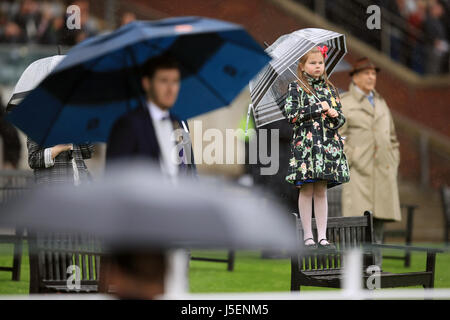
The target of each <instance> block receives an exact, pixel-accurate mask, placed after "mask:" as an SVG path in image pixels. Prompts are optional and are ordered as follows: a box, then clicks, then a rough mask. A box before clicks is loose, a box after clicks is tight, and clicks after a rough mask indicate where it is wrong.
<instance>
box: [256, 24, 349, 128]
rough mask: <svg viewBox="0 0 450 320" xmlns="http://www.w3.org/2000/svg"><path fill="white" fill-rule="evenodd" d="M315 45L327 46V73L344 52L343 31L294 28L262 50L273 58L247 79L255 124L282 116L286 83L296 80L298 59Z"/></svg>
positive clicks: (263, 123)
mask: <svg viewBox="0 0 450 320" xmlns="http://www.w3.org/2000/svg"><path fill="white" fill-rule="evenodd" d="M318 45H326V46H327V47H328V48H329V50H328V53H327V55H328V56H327V58H326V59H325V69H326V71H327V75H328V76H330V75H331V73H332V72H333V70H334V68H335V67H336V65H337V64H338V63H339V61H341V59H342V58H343V57H344V56H345V54H346V53H347V47H346V44H345V35H343V34H340V33H337V32H333V31H329V30H324V29H317V28H307V29H301V30H297V31H294V32H292V33H289V34H286V35H283V36H281V37H279V38H278V39H277V40H276V41H275V42H274V43H273V44H272V45H271V46H269V47H268V48H267V49H266V50H265V51H266V52H267V53H268V54H269V55H271V56H272V58H273V60H272V61H271V62H270V63H269V64H268V65H267V66H266V67H265V68H264V69H263V70H262V71H261V72H260V73H259V74H258V75H257V76H256V77H255V78H254V79H253V80H252V81H251V82H250V84H249V86H250V96H251V100H252V104H251V105H250V107H249V114H250V108H253V115H254V117H255V124H256V126H257V127H261V126H264V125H266V124H268V123H271V122H274V121H278V120H282V119H284V118H285V117H284V116H283V114H282V111H281V110H282V108H283V107H284V102H285V99H286V95H287V87H288V85H289V83H291V82H292V81H295V80H297V75H296V74H297V65H298V61H299V59H300V58H301V57H302V56H303V55H305V54H306V53H307V52H308V51H310V50H311V49H312V48H314V47H315V46H318Z"/></svg>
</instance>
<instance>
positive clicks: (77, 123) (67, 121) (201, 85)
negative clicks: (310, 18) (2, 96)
mask: <svg viewBox="0 0 450 320" xmlns="http://www.w3.org/2000/svg"><path fill="white" fill-rule="evenodd" d="M166 53H168V54H170V55H171V56H173V57H175V58H176V59H177V60H178V62H179V64H180V68H181V75H182V83H181V90H180V93H179V97H178V100H177V103H176V104H175V106H174V107H173V109H172V110H173V113H174V114H175V115H176V116H178V117H179V118H180V119H188V118H191V117H195V116H197V115H200V114H204V113H206V112H209V111H212V110H215V109H217V108H220V107H223V106H226V105H229V104H230V103H231V102H232V100H233V99H234V98H235V96H236V95H237V94H238V93H239V92H240V91H241V90H242V89H243V88H244V87H245V86H246V85H247V84H248V82H249V80H251V79H252V78H253V76H255V75H256V74H257V73H258V72H259V71H260V70H261V69H262V68H263V67H264V65H266V64H267V63H268V62H269V61H270V57H269V56H268V55H267V54H266V53H265V52H264V50H263V49H262V48H261V47H260V45H259V44H257V43H256V41H255V40H254V39H253V38H252V37H251V36H250V35H249V34H248V33H247V32H246V31H245V29H244V28H243V27H241V26H239V25H236V24H232V23H228V22H224V21H220V20H215V19H207V18H202V17H178V18H170V19H164V20H159V21H136V22H132V23H130V24H127V25H125V26H123V27H121V28H120V29H118V30H116V31H114V32H112V33H109V34H104V35H100V36H97V37H93V38H90V39H87V40H86V41H83V42H82V43H80V44H78V45H77V46H75V47H74V48H72V50H70V51H69V52H68V53H67V56H66V58H65V59H64V60H63V61H62V62H61V63H60V64H59V65H58V66H57V67H56V68H55V70H54V71H53V72H52V73H51V74H50V75H49V76H48V77H47V78H46V79H44V81H42V82H41V84H40V85H39V86H38V87H37V88H36V89H34V90H33V91H32V92H30V94H28V95H27V97H26V98H25V99H24V100H23V101H22V102H21V103H20V105H19V106H18V108H16V109H15V110H13V111H12V112H11V114H10V115H9V116H8V118H9V120H10V121H11V122H12V123H13V124H15V125H16V126H17V127H19V128H20V129H22V130H23V131H24V132H25V133H26V134H27V135H29V136H30V137H31V138H32V139H33V140H34V141H36V142H38V143H39V144H40V145H43V146H51V145H55V144H59V143H85V142H86V141H90V142H105V141H107V139H108V135H109V132H110V129H111V127H112V125H113V124H114V122H115V121H116V120H117V118H118V117H120V116H121V115H123V114H124V113H126V112H128V111H130V110H132V109H134V108H136V107H138V106H139V105H142V104H143V103H145V100H144V93H143V90H142V88H141V82H140V79H139V68H141V67H142V66H143V65H144V64H145V63H146V62H147V61H148V60H149V59H150V58H153V57H156V56H159V55H161V54H166Z"/></svg>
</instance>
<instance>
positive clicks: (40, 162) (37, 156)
mask: <svg viewBox="0 0 450 320" xmlns="http://www.w3.org/2000/svg"><path fill="white" fill-rule="evenodd" d="M27 148H28V165H29V166H30V168H31V169H34V176H35V182H36V183H37V184H55V183H71V184H73V183H74V176H73V166H72V158H71V155H70V154H71V153H70V152H69V151H63V152H61V153H60V154H59V155H58V156H56V158H55V159H54V161H55V164H54V165H53V166H52V167H49V168H46V167H45V162H44V150H45V148H42V147H40V146H39V145H38V144H37V143H36V142H34V141H33V140H31V139H29V138H27ZM93 152H94V146H93V145H91V144H81V145H74V146H73V151H72V157H73V158H74V159H75V163H76V165H77V168H78V174H79V177H80V182H81V183H82V184H83V183H86V182H89V181H91V175H90V173H89V171H88V168H87V166H86V164H85V163H84V159H89V158H91V156H92V154H93Z"/></svg>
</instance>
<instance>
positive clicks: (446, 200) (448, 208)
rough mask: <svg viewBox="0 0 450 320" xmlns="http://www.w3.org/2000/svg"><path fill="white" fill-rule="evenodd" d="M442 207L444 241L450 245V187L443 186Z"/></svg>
mask: <svg viewBox="0 0 450 320" xmlns="http://www.w3.org/2000/svg"><path fill="white" fill-rule="evenodd" d="M441 199H442V209H443V214H444V243H445V244H446V245H447V246H448V245H450V188H449V187H448V186H443V187H442V188H441Z"/></svg>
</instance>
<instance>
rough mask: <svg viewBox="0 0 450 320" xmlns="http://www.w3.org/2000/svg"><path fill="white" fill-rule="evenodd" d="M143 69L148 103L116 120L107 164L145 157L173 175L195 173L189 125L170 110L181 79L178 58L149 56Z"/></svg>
mask: <svg viewBox="0 0 450 320" xmlns="http://www.w3.org/2000/svg"><path fill="white" fill-rule="evenodd" d="M142 71H143V76H142V79H141V82H142V88H143V89H144V90H145V93H146V99H147V101H146V105H143V106H140V107H138V108H136V109H134V110H133V111H131V112H129V113H127V114H125V115H124V116H122V117H121V118H119V119H118V120H117V121H116V123H115V124H114V126H113V128H112V131H111V133H110V136H109V138H108V145H107V151H106V164H107V166H108V165H109V164H110V163H111V162H112V160H118V159H132V158H146V159H150V160H152V161H155V162H157V163H159V165H160V168H161V171H162V172H163V173H164V174H166V175H168V176H169V177H171V178H173V177H176V176H178V175H180V174H186V175H192V174H194V175H195V172H196V168H195V164H194V158H193V153H192V147H191V143H190V138H189V134H188V127H187V125H186V124H185V122H184V121H180V120H179V119H177V118H176V117H175V116H174V115H173V114H172V113H170V109H171V108H172V106H173V105H174V104H175V102H176V100H177V97H178V92H179V90H180V83H181V72H180V69H179V66H178V63H177V61H176V60H174V59H173V58H172V57H170V56H168V55H163V56H159V57H157V58H153V59H151V60H149V62H148V63H147V64H146V65H145V66H144V68H143V70H142ZM176 136H178V139H177V137H176Z"/></svg>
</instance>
